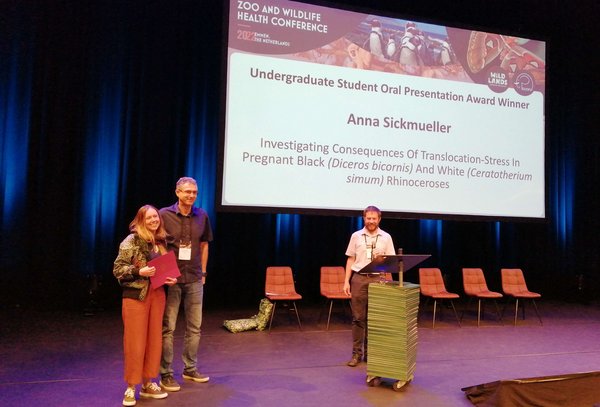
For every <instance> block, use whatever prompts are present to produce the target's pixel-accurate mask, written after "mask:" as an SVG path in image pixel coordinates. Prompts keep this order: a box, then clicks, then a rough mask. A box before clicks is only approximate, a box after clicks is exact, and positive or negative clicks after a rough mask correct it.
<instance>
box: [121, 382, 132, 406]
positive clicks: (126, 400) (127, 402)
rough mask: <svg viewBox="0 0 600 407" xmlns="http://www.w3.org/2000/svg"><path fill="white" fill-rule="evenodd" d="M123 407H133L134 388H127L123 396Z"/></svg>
mask: <svg viewBox="0 0 600 407" xmlns="http://www.w3.org/2000/svg"><path fill="white" fill-rule="evenodd" d="M123 405H124V406H135V388H133V387H128V388H127V390H125V395H124V396H123Z"/></svg>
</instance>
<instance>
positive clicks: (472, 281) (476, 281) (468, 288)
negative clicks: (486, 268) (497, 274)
mask: <svg viewBox="0 0 600 407" xmlns="http://www.w3.org/2000/svg"><path fill="white" fill-rule="evenodd" d="M462 273H463V288H464V289H465V294H467V295H477V294H479V293H480V292H483V291H489V289H488V286H487V283H486V282H485V276H484V275H483V270H482V269H480V268H463V269H462Z"/></svg>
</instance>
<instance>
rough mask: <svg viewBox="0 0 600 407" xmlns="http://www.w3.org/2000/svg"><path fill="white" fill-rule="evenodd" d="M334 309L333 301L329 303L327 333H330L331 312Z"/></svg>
mask: <svg viewBox="0 0 600 407" xmlns="http://www.w3.org/2000/svg"><path fill="white" fill-rule="evenodd" d="M332 309H333V300H330V301H329V314H327V328H326V329H325V330H326V331H329V320H330V319H331V310H332Z"/></svg>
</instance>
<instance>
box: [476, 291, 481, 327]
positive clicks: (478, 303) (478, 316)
mask: <svg viewBox="0 0 600 407" xmlns="http://www.w3.org/2000/svg"><path fill="white" fill-rule="evenodd" d="M479 321H481V298H478V299H477V327H478V328H479Z"/></svg>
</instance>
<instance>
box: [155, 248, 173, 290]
mask: <svg viewBox="0 0 600 407" xmlns="http://www.w3.org/2000/svg"><path fill="white" fill-rule="evenodd" d="M148 266H150V267H155V268H156V272H155V273H154V275H153V276H152V277H150V282H151V283H152V288H154V289H156V288H158V287H161V286H163V285H164V284H165V280H166V279H167V277H175V278H177V277H179V276H180V275H181V272H180V271H179V267H177V260H175V252H173V251H171V252H167V253H166V254H163V255H162V256H160V257H157V258H155V259H152V260H150V261H149V262H148Z"/></svg>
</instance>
